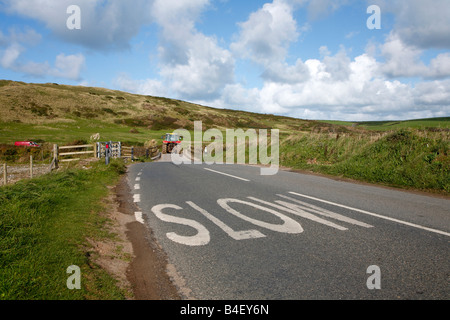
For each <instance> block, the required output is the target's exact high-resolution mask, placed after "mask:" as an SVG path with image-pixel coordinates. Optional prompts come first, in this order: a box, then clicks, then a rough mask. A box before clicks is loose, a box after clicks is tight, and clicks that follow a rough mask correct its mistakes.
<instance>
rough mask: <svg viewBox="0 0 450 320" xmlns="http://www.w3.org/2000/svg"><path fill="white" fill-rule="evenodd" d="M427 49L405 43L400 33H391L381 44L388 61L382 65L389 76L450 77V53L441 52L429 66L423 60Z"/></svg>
mask: <svg viewBox="0 0 450 320" xmlns="http://www.w3.org/2000/svg"><path fill="white" fill-rule="evenodd" d="M424 53H425V51H424V50H423V49H421V48H419V47H415V46H412V45H407V44H405V43H404V42H403V41H402V39H401V38H400V36H399V35H397V34H396V33H391V34H390V35H389V36H388V38H387V40H386V42H385V43H384V44H383V45H382V46H381V54H382V55H383V57H384V58H385V60H386V62H385V63H384V65H383V66H382V67H381V70H382V72H384V74H386V75H387V76H388V77H391V78H396V77H421V78H431V79H434V78H446V77H450V54H449V53H443V54H439V55H438V56H436V57H435V58H433V59H432V60H431V61H430V64H429V65H428V66H427V65H425V63H424V62H423V61H422V60H421V57H422V55H423V54H424Z"/></svg>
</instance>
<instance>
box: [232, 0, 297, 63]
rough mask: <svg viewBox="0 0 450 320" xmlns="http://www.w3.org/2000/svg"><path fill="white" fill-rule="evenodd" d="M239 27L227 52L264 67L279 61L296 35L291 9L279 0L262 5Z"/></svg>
mask: <svg viewBox="0 0 450 320" xmlns="http://www.w3.org/2000/svg"><path fill="white" fill-rule="evenodd" d="M239 26H240V28H241V32H240V34H239V38H238V40H237V41H235V42H234V43H232V44H231V46H230V47H231V49H232V50H233V51H234V52H236V53H237V54H239V55H241V56H242V57H244V58H250V59H251V60H253V61H255V62H257V63H260V64H262V65H265V66H268V65H270V64H271V63H272V62H273V61H277V62H281V61H283V60H284V59H285V57H286V54H287V49H288V48H289V45H290V43H291V42H293V41H296V40H297V38H298V36H299V32H298V30H297V23H296V21H295V20H294V18H293V16H292V7H291V6H290V5H289V4H288V3H286V2H285V1H280V0H278V1H277V0H274V1H273V3H266V4H265V5H264V6H263V7H262V8H261V9H259V10H258V11H256V12H254V13H252V14H251V15H250V17H249V18H248V20H247V21H245V22H243V23H240V24H239Z"/></svg>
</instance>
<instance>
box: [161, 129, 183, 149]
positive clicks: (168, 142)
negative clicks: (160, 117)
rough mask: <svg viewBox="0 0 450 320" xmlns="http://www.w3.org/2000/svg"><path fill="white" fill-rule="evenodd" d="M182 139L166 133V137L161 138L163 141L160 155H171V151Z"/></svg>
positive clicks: (176, 135)
mask: <svg viewBox="0 0 450 320" xmlns="http://www.w3.org/2000/svg"><path fill="white" fill-rule="evenodd" d="M182 138H183V137H181V136H179V135H178V134H175V133H166V135H164V136H162V137H161V139H163V145H162V153H163V154H166V153H172V151H173V149H174V148H175V147H176V146H177V145H179V144H180V143H181V139H182Z"/></svg>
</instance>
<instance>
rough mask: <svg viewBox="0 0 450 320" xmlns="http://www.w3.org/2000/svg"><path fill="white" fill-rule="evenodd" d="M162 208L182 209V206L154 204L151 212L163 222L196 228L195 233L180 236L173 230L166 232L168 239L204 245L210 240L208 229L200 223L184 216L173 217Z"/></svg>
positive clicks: (187, 243)
mask: <svg viewBox="0 0 450 320" xmlns="http://www.w3.org/2000/svg"><path fill="white" fill-rule="evenodd" d="M164 209H176V210H183V208H181V207H179V206H177V205H173V204H160V205H157V206H154V207H153V208H152V212H153V213H154V214H155V215H156V217H158V218H159V219H160V220H162V221H164V222H170V223H177V224H181V225H185V226H189V227H192V228H194V229H196V230H197V234H196V235H194V236H180V235H178V234H176V233H175V232H168V233H167V234H166V236H167V238H169V239H170V240H172V241H174V242H177V243H180V244H184V245H188V246H204V245H207V244H208V243H209V241H210V236H209V231H208V229H206V228H205V227H204V226H203V225H202V224H201V223H199V222H197V221H194V220H191V219H185V218H179V217H174V216H171V215H168V214H165V213H163V212H162V210H164Z"/></svg>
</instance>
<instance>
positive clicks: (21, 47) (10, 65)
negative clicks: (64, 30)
mask: <svg viewBox="0 0 450 320" xmlns="http://www.w3.org/2000/svg"><path fill="white" fill-rule="evenodd" d="M0 38H1V41H0V48H2V47H3V48H4V49H3V50H0V65H1V66H2V67H3V68H5V69H9V70H13V71H16V72H20V73H24V74H27V75H32V76H37V77H45V76H54V77H58V78H64V79H70V80H80V78H81V77H80V74H81V71H82V68H83V67H84V65H85V57H84V55H82V54H76V55H65V54H64V53H61V54H59V55H58V56H56V58H55V62H54V65H53V66H51V65H50V64H49V63H48V62H47V61H46V62H35V61H23V59H22V58H21V56H22V55H23V53H25V52H26V51H27V49H28V48H30V47H32V46H34V45H37V44H38V43H39V41H40V39H41V35H40V34H38V33H37V32H36V31H35V30H32V29H27V30H26V31H24V32H20V31H17V30H15V29H11V30H10V34H9V35H3V33H2V34H1V37H0Z"/></svg>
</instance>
